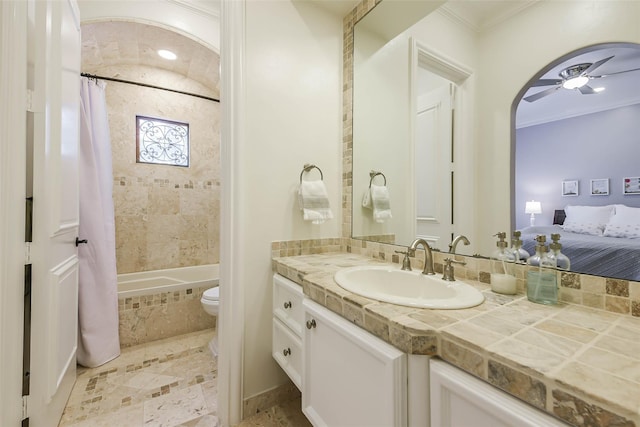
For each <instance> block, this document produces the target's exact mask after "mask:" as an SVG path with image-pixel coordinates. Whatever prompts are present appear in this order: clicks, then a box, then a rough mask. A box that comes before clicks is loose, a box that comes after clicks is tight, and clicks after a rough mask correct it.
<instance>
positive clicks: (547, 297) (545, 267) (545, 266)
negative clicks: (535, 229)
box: [527, 235, 558, 304]
mask: <svg viewBox="0 0 640 427" xmlns="http://www.w3.org/2000/svg"><path fill="white" fill-rule="evenodd" d="M546 241H547V238H546V236H544V235H538V236H537V237H536V253H535V255H532V256H530V257H529V259H528V260H527V264H528V265H529V266H531V267H532V268H531V269H530V270H529V271H528V272H527V299H529V301H532V302H535V303H539V304H557V303H558V285H557V277H556V261H555V258H553V257H550V256H549V254H548V251H549V249H548V247H547V245H546Z"/></svg>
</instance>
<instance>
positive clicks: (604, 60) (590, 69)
mask: <svg viewBox="0 0 640 427" xmlns="http://www.w3.org/2000/svg"><path fill="white" fill-rule="evenodd" d="M614 56H615V55H611V56H610V57H608V58H603V59H601V60H600V61H596V62H594V63H593V64H591V66H589V68H587V69H586V70H584V72H583V73H582V74H583V75H585V74H586V75H589V73H590V72H592V71H593V70H595V69H596V68H598V67H599V66H601V65H602V64H604V63H605V62H607V61H608V60H610V59H611V58H613V57H614Z"/></svg>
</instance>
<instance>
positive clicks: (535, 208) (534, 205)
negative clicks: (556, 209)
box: [524, 200, 542, 214]
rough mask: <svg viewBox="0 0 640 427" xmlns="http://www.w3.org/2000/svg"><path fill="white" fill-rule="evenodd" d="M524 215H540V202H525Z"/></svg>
mask: <svg viewBox="0 0 640 427" xmlns="http://www.w3.org/2000/svg"><path fill="white" fill-rule="evenodd" d="M524 213H528V214H539V213H542V206H541V205H540V202H536V201H533V200H532V201H530V202H527V204H526V205H525V207H524Z"/></svg>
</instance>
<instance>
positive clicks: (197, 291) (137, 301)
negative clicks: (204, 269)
mask: <svg viewBox="0 0 640 427" xmlns="http://www.w3.org/2000/svg"><path fill="white" fill-rule="evenodd" d="M209 288H210V286H204V287H198V288H187V289H180V290H179V291H171V292H158V293H155V294H151V295H140V296H136V297H119V298H118V310H119V311H129V310H137V309H139V308H141V307H152V306H164V305H169V304H175V303H179V302H182V301H187V300H194V299H197V300H198V301H200V299H201V298H202V294H203V293H204V291H206V290H207V289H209Z"/></svg>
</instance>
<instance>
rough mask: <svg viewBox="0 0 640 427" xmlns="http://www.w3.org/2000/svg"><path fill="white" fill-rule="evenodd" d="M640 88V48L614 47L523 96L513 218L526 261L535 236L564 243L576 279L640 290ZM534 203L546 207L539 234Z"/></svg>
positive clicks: (566, 67) (601, 48)
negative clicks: (637, 285) (614, 281)
mask: <svg viewBox="0 0 640 427" xmlns="http://www.w3.org/2000/svg"><path fill="white" fill-rule="evenodd" d="M572 73H573V75H575V76H577V77H580V76H582V77H583V78H584V81H583V82H582V84H583V85H582V86H580V87H576V88H571V84H572V83H571V82H570V80H572V79H571V75H572ZM638 79H640V45H637V44H630V43H608V44H602V45H596V46H592V47H589V48H587V49H582V50H580V51H577V52H574V53H572V54H570V55H567V56H566V57H564V58H560V59H559V62H558V64H556V65H555V66H552V67H549V68H548V69H547V70H546V71H545V72H544V73H543V74H542V76H540V77H539V78H537V79H534V80H533V82H531V85H530V87H529V88H528V89H526V90H524V91H523V92H521V94H523V98H522V100H521V101H520V103H519V105H518V110H517V113H516V138H515V169H514V170H515V172H514V184H515V185H514V187H515V195H514V200H515V203H514V210H515V212H514V217H515V229H517V230H521V231H522V241H523V248H524V249H525V250H527V251H528V252H529V253H530V254H533V253H534V252H535V240H534V239H535V238H536V236H537V235H539V234H543V235H546V236H547V243H549V242H550V238H549V237H550V236H551V234H554V233H558V234H560V236H561V238H560V243H561V244H562V252H563V253H564V254H565V255H567V256H568V257H569V259H570V260H571V271H575V272H579V273H583V274H592V275H597V276H607V277H613V278H618V279H627V280H635V281H640V197H637V194H636V193H640V190H639V191H634V190H636V187H638V185H637V182H636V181H634V179H636V180H637V178H634V175H640V171H639V170H638V168H637V159H638V158H639V157H640V144H638V140H637V135H638V133H639V132H640V122H639V121H638V120H637V117H639V116H640V85H638V84H637V82H638ZM576 84H577V83H576ZM565 86H568V87H569V89H566V88H565ZM531 200H536V201H537V202H538V203H539V204H540V206H542V207H543V209H542V210H541V212H538V213H536V216H535V226H534V225H533V224H532V223H531V218H530V216H529V215H530V212H528V211H527V204H528V203H529V204H530V201H531ZM565 217H566V218H565Z"/></svg>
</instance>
